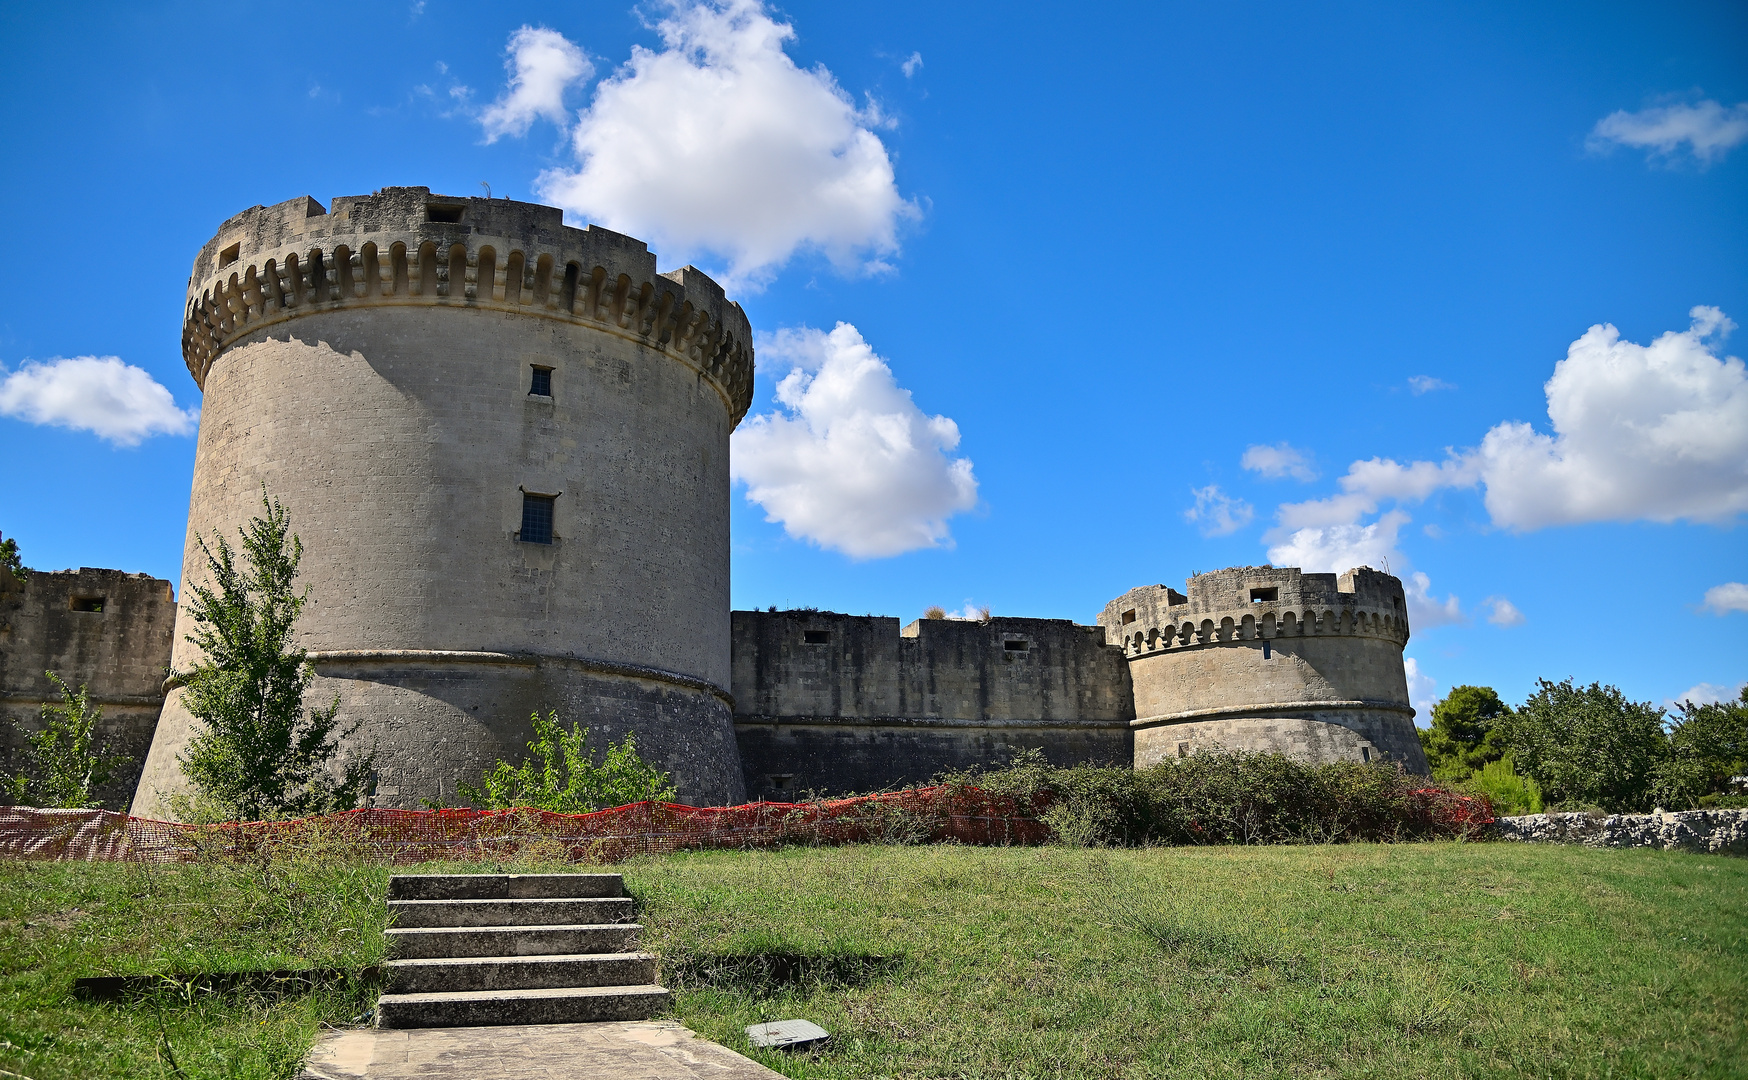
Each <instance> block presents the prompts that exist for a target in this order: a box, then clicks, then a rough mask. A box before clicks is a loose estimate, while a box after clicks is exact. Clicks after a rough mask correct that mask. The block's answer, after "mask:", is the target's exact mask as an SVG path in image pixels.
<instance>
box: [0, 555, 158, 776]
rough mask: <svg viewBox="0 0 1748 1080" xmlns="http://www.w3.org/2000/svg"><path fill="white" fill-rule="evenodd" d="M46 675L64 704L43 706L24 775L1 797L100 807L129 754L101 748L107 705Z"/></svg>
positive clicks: (30, 740)
mask: <svg viewBox="0 0 1748 1080" xmlns="http://www.w3.org/2000/svg"><path fill="white" fill-rule="evenodd" d="M3 571H4V567H0V572H3ZM43 674H45V675H47V676H48V677H49V681H50V682H52V683H54V684H55V689H57V690H59V691H60V692H61V697H62V699H63V700H64V701H65V704H63V705H58V706H57V705H44V706H43V707H42V725H43V726H42V730H40V731H35V732H32V733H30V734H28V735H26V736H25V743H26V745H27V747H28V749H26V750H25V752H24V758H25V767H24V771H23V772H21V773H19V774H18V775H17V776H15V777H13V778H12V779H11V780H7V781H0V795H3V796H4V797H5V798H8V799H10V800H12V801H13V802H14V803H17V804H19V805H22V806H42V807H57V808H67V807H83V806H97V805H99V803H98V801H97V794H96V793H97V789H98V788H100V787H102V786H103V785H104V784H106V783H108V782H109V778H110V777H111V776H113V775H114V774H115V770H116V769H118V768H120V767H121V766H122V765H123V764H124V763H125V762H127V760H128V758H127V755H125V754H120V753H116V752H114V751H111V750H106V749H104V748H103V747H102V746H100V745H99V744H98V740H97V725H98V724H99V723H101V722H102V720H103V706H101V705H97V704H94V703H93V702H92V701H91V698H90V696H89V694H88V693H87V690H86V687H84V686H80V687H79V689H78V690H77V691H74V690H72V689H70V688H69V687H68V686H67V684H66V683H65V682H63V681H62V680H61V677H60V676H59V675H56V674H55V673H54V672H52V671H47V672H44V673H43ZM20 726H22V725H20Z"/></svg>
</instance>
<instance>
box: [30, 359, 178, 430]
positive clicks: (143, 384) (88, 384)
mask: <svg viewBox="0 0 1748 1080" xmlns="http://www.w3.org/2000/svg"><path fill="white" fill-rule="evenodd" d="M3 370H4V369H0V371H3ZM0 416H10V417H13V418H15V419H19V420H23V421H25V422H27V423H31V424H48V425H50V426H53V427H65V428H72V429H74V430H76V431H89V432H93V433H95V434H96V435H97V436H98V438H101V439H107V440H108V441H109V442H111V443H114V444H116V445H117V446H138V445H139V444H140V440H142V439H146V438H149V437H151V436H153V435H187V434H190V433H191V432H193V431H194V429H195V426H196V424H198V423H199V421H200V409H199V408H198V407H196V408H189V409H179V408H177V407H176V399H175V398H174V397H172V396H171V394H170V391H169V390H167V389H165V388H164V386H163V385H162V384H160V383H159V382H158V381H157V380H156V379H154V378H152V377H151V376H150V375H148V374H147V373H146V372H145V371H144V370H143V369H141V368H137V367H134V366H133V365H132V364H124V363H122V361H121V358H120V357H116V356H74V357H70V358H65V359H58V360H51V361H49V362H48V363H38V362H35V361H27V362H26V363H25V364H24V366H23V367H21V368H19V369H18V370H17V371H14V372H12V373H11V374H9V375H7V376H6V377H5V379H4V381H0Z"/></svg>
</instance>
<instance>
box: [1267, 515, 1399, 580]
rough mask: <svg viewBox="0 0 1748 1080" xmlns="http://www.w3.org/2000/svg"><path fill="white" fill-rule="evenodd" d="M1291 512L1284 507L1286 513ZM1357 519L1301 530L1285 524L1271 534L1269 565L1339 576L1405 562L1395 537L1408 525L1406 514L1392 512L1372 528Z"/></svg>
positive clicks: (1331, 522)
mask: <svg viewBox="0 0 1748 1080" xmlns="http://www.w3.org/2000/svg"><path fill="white" fill-rule="evenodd" d="M1298 505H1300V506H1305V505H1309V504H1305V503H1300V504H1298ZM1288 509H1289V507H1286V506H1283V507H1281V510H1282V511H1283V512H1284V511H1286V510H1288ZM1357 517H1358V514H1357V513H1356V514H1354V515H1351V516H1350V517H1349V518H1348V519H1346V520H1345V521H1333V520H1332V521H1325V522H1323V523H1321V524H1315V525H1309V524H1308V525H1303V526H1301V527H1299V528H1293V527H1292V526H1291V525H1290V524H1287V523H1286V522H1283V528H1282V529H1277V530H1274V532H1273V533H1272V534H1271V537H1270V538H1271V539H1273V540H1274V541H1275V543H1274V544H1273V546H1271V547H1270V548H1269V562H1271V563H1273V564H1275V565H1276V566H1297V567H1299V568H1300V569H1301V570H1304V571H1305V572H1306V573H1308V574H1329V573H1337V574H1339V573H1341V572H1343V571H1346V570H1351V569H1353V568H1354V567H1356V566H1370V567H1373V568H1375V569H1379V570H1382V569H1384V567H1385V566H1386V565H1388V564H1389V561H1390V557H1391V556H1392V555H1394V556H1395V557H1396V559H1397V561H1398V562H1400V561H1402V555H1401V553H1400V552H1399V551H1397V550H1396V534H1397V533H1398V532H1399V531H1400V530H1401V528H1402V526H1403V525H1405V524H1407V523H1408V521H1409V517H1408V515H1407V514H1405V513H1403V512H1402V511H1400V510H1392V511H1390V512H1389V513H1387V514H1385V515H1383V516H1382V517H1380V518H1379V519H1378V520H1376V521H1374V522H1372V523H1371V524H1370V525H1361V524H1359V522H1358V521H1357ZM1289 529H1290V530H1291V531H1287V530H1289ZM1283 533H1284V535H1283Z"/></svg>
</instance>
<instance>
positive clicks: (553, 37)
mask: <svg viewBox="0 0 1748 1080" xmlns="http://www.w3.org/2000/svg"><path fill="white" fill-rule="evenodd" d="M505 53H506V56H505V59H504V67H505V68H506V69H507V70H508V71H509V72H510V85H509V87H508V88H507V89H505V91H504V92H503V93H502V94H500V95H498V100H497V101H495V102H493V103H492V104H491V105H489V106H487V107H486V109H485V111H484V112H482V113H480V117H479V122H480V126H481V127H483V128H485V130H486V142H488V143H494V142H497V141H498V140H499V139H500V138H502V137H503V136H505V135H526V134H528V127H529V125H531V124H533V123H534V121H535V119H536V118H544V119H547V120H550V121H552V122H553V123H554V124H557V125H558V126H559V128H560V129H561V130H562V129H564V128H565V127H566V126H567V125H566V121H567V120H568V119H569V114H568V113H567V112H566V111H565V107H564V92H565V91H566V90H568V89H570V87H571V86H572V85H574V84H576V83H579V82H587V81H588V80H589V79H591V78H593V77H594V74H595V65H593V64H591V63H589V58H588V57H586V56H584V55H583V50H581V49H579V48H577V47H576V46H575V45H573V44H571V43H570V42H569V41H567V40H566V39H565V36H564V35H563V34H561V33H559V32H558V31H557V30H548V29H546V28H544V27H538V28H537V27H533V26H524V27H522V28H521V29H519V30H517V31H516V32H515V33H513V34H511V35H510V44H509V47H508V48H507V49H506V50H505ZM450 92H451V94H453V93H454V91H453V90H451V91H450Z"/></svg>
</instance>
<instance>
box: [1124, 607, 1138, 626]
mask: <svg viewBox="0 0 1748 1080" xmlns="http://www.w3.org/2000/svg"><path fill="white" fill-rule="evenodd" d="M1134 621H1135V609H1134V608H1130V609H1129V610H1128V611H1125V612H1123V625H1124V626H1128V625H1129V624H1130V623H1132V622H1134Z"/></svg>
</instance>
